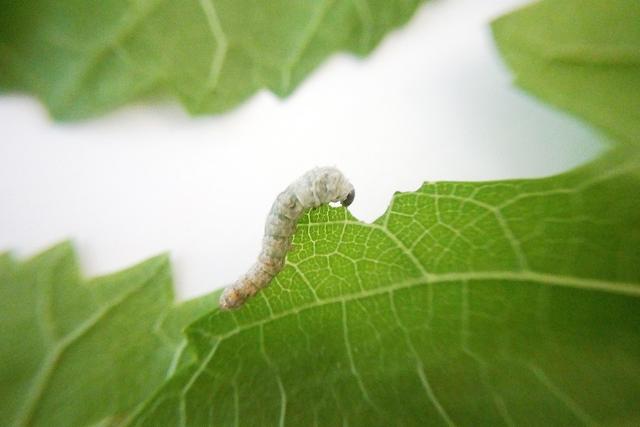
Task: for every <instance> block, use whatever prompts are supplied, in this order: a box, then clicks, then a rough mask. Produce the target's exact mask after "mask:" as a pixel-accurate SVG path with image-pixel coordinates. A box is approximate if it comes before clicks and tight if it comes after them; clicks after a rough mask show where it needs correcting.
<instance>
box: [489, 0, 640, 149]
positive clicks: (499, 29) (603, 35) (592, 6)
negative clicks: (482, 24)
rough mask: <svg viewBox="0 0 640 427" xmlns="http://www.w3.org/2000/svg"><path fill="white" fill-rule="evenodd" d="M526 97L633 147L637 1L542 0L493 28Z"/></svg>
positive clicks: (638, 59)
mask: <svg viewBox="0 0 640 427" xmlns="http://www.w3.org/2000/svg"><path fill="white" fill-rule="evenodd" d="M493 32H494V35H495V38H496V41H497V43H498V48H499V49H500V52H501V53H502V55H503V57H504V59H505V60H506V62H507V63H508V64H509V66H510V67H511V68H512V69H513V70H514V72H515V75H516V82H517V83H518V84H519V85H520V86H522V87H524V88H525V89H527V90H528V91H529V92H531V93H533V94H535V95H537V96H539V97H540V98H542V99H543V100H545V101H547V102H550V103H552V104H554V105H556V106H558V107H560V108H562V109H565V110H568V111H570V112H572V113H575V114H576V115H578V116H580V117H583V118H585V119H586V120H588V121H589V122H591V123H594V124H596V125H598V126H600V127H602V128H603V129H605V130H606V131H607V132H609V133H610V134H611V135H612V136H613V137H614V138H616V139H617V140H618V141H624V142H628V143H634V144H638V143H640V2H639V1H637V0H610V1H601V0H560V1H554V0H545V1H541V2H538V3H534V4H533V5H531V6H529V7H527V8H525V9H522V10H520V11H518V12H515V13H513V14H510V15H507V16H505V17H502V18H501V19H498V20H497V21H496V22H494V23H493Z"/></svg>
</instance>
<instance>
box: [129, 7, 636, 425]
mask: <svg viewBox="0 0 640 427" xmlns="http://www.w3.org/2000/svg"><path fill="white" fill-rule="evenodd" d="M637 5H638V3H637V2H629V1H614V2H607V3H606V4H604V3H601V2H595V1H576V0H567V1H554V2H551V1H549V2H542V3H538V4H536V5H534V6H531V7H529V8H527V9H524V10H522V11H520V12H516V13H515V14H512V15H509V16H507V17H505V18H502V19H501V20H499V21H498V22H497V23H496V24H495V27H494V31H495V33H496V37H497V40H498V43H499V44H500V49H501V51H502V52H503V54H504V55H505V57H506V58H507V61H508V62H509V64H510V65H511V66H513V67H514V68H515V71H516V75H517V81H518V83H519V84H521V85H523V86H524V87H526V88H527V89H529V90H531V91H532V92H534V93H536V94H537V95H539V96H541V97H543V98H544V99H548V100H550V101H551V102H553V103H555V104H556V105H559V106H561V107H562V108H566V109H568V110H570V111H573V112H575V113H577V114H579V115H580V116H582V117H584V118H586V119H588V120H590V121H592V122H593V123H594V124H596V125H598V126H600V127H602V128H603V129H606V130H607V131H608V132H609V133H610V134H611V135H613V136H614V137H616V138H617V139H618V140H619V141H621V142H622V144H619V146H618V147H617V148H615V149H613V150H611V151H609V152H608V153H607V154H606V155H604V156H603V157H602V158H601V159H599V160H597V161H595V162H593V163H592V164H590V165H588V166H585V167H582V168H579V169H577V170H574V171H572V172H569V173H565V174H562V175H559V176H555V177H550V178H545V179H538V180H519V181H500V182H485V183H447V182H444V183H436V184H427V185H424V186H423V187H422V188H421V189H420V190H419V191H417V192H415V193H403V194H396V196H395V197H394V199H393V201H392V203H391V206H390V208H389V210H388V212H387V213H386V214H385V215H384V216H383V217H381V218H380V219H379V220H377V221H376V222H375V223H373V224H365V223H361V222H358V221H357V220H355V219H354V218H353V217H351V216H350V215H349V214H348V212H346V211H345V210H341V209H329V208H324V209H321V210H318V211H315V212H312V213H311V214H310V215H309V216H308V217H306V218H305V220H304V221H303V223H302V224H300V226H299V229H298V232H297V234H296V236H295V245H296V247H297V250H296V251H295V252H294V253H292V254H290V255H289V256H288V258H287V260H288V261H287V267H286V268H285V270H284V271H283V272H281V273H280V274H279V275H278V276H277V278H276V281H275V284H274V285H273V286H272V287H271V288H270V289H268V290H266V291H265V292H263V293H262V294H261V295H260V296H259V297H258V298H257V299H256V300H254V301H251V302H250V303H249V304H248V305H247V306H246V307H245V308H244V309H242V310H240V311H238V312H232V313H225V312H219V311H214V312H213V313H210V314H209V315H207V316H205V317H204V318H201V319H200V320H198V321H197V322H195V323H194V324H193V325H192V326H190V327H189V328H188V335H189V340H190V342H191V344H192V345H193V346H194V348H195V350H196V351H197V354H198V361H197V363H195V364H194V365H193V366H192V367H190V368H187V369H185V370H183V371H181V372H179V373H178V374H177V375H175V376H174V377H173V378H172V379H171V380H170V381H169V382H168V383H167V384H165V385H164V386H163V387H162V388H161V389H160V390H159V391H158V392H157V393H156V395H155V396H154V397H153V398H152V399H151V400H150V401H149V402H148V403H147V404H146V405H145V408H144V409H143V410H142V411H140V413H139V414H138V416H137V418H135V420H134V422H133V424H134V425H154V426H155V425H231V424H234V425H236V424H238V425H254V424H260V425H284V424H289V425H362V426H368V425H423V424H428V425H435V424H445V425H447V424H448V425H451V424H462V425H501V424H507V425H523V424H526V425H531V424H533V425H579V424H590V425H591V424H603V425H637V424H638V423H640V408H639V407H638V405H637V396H639V395H640V339H639V337H640V251H639V250H638V248H639V247H640V197H639V195H640V150H639V149H638V147H637V145H638V143H639V142H640V133H639V132H638V129H639V127H638V124H639V123H640V122H639V120H638V113H639V112H640V109H639V108H638V105H639V104H638V103H639V102H640V101H639V100H640V96H637V94H638V88H639V87H640V85H639V84H638V83H639V82H640V80H639V76H640V73H639V68H638V66H637V65H638V63H637V60H636V59H637V56H635V55H636V53H637V48H638V46H640V43H638V41H639V40H640V39H639V38H638V37H637V34H638V31H639V30H640V26H638V25H637V23H638V22H640V19H638V17H640V15H638V6H637Z"/></svg>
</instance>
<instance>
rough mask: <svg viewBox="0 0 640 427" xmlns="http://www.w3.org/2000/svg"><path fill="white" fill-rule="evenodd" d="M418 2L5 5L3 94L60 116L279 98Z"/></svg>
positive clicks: (370, 42) (0, 47) (108, 0)
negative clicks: (141, 105) (162, 99)
mask: <svg viewBox="0 0 640 427" xmlns="http://www.w3.org/2000/svg"><path fill="white" fill-rule="evenodd" d="M420 3H421V0H404V1H401V0H321V1H318V0H297V1H290V0H268V1H267V0H194V1H167V0H124V1H123V0H101V1H95V0H91V1H87V0H63V1H59V0H57V1H54V0H36V1H35V2H28V3H27V2H23V1H19V0H7V1H5V2H4V3H3V13H2V15H0V53H2V55H0V89H2V90H4V91H22V92H29V93H33V94H34V95H36V96H38V97H39V98H40V99H41V100H42V101H43V102H44V104H45V105H46V106H47V108H48V109H49V111H50V112H51V114H52V115H53V116H54V117H55V118H56V119H59V120H72V119H81V118H86V117H90V116H95V115H98V114H101V113H104V112H106V111H109V110H112V109H113V108H115V107H118V106H120V105H123V104H125V103H128V102H132V101H137V100H140V99H141V98H146V97H150V96H152V97H157V96H171V97H177V98H179V99H180V101H181V102H182V103H183V104H184V106H185V107H186V108H187V109H188V110H189V112H191V113H193V114H203V113H218V112H222V111H226V110H228V109H230V108H233V107H235V106H236V105H238V104H239V103H241V102H242V101H244V100H245V99H247V98H248V97H249V96H251V95H252V94H254V93H255V92H256V91H258V90H260V89H262V88H268V89H269V90H271V91H273V92H275V93H276V94H278V95H279V96H286V95H288V94H289V93H291V91H292V90H293V89H294V88H295V87H296V86H297V85H298V84H299V83H300V82H301V81H302V80H303V79H304V78H305V77H306V76H307V75H308V74H309V73H310V72H311V71H312V70H313V69H314V68H316V67H317V66H318V65H319V64H320V63H321V62H322V61H323V60H325V59H326V58H327V57H328V56H329V55H330V54H332V53H335V52H337V51H349V52H353V53H356V54H358V55H365V54H367V53H369V52H370V51H371V50H372V49H373V48H374V47H375V46H376V45H377V44H378V43H379V42H380V40H381V39H382V38H383V36H384V35H385V34H387V33H388V32H389V31H390V30H392V29H394V28H396V27H398V26H400V25H402V24H404V23H405V22H407V20H408V19H409V18H410V17H411V16H412V15H413V13H414V11H415V10H416V8H417V6H418V5H419V4H420Z"/></svg>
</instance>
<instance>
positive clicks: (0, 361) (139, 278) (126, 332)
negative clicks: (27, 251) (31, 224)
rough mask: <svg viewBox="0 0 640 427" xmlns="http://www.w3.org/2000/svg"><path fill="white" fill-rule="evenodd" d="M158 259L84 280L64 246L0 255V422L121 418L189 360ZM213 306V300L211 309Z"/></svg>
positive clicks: (182, 309) (193, 307) (186, 318)
mask: <svg viewBox="0 0 640 427" xmlns="http://www.w3.org/2000/svg"><path fill="white" fill-rule="evenodd" d="M171 286H172V285H171V272H170V268H169V261H168V258H167V257H166V256H159V257H156V258H153V259H150V260H148V261H146V262H144V263H142V264H139V265H137V266H135V267H133V268H131V269H128V270H125V271H122V272H119V273H116V274H113V275H109V276H105V277H101V278H98V279H94V280H91V281H89V282H84V281H83V280H82V279H81V278H80V276H79V272H78V267H77V263H76V258H75V254H74V252H73V250H72V248H71V246H70V245H69V244H68V243H65V244H61V245H58V246H55V247H53V248H52V249H49V250H47V251H46V252H44V253H42V254H40V255H38V256H36V257H35V258H33V259H31V260H28V261H26V262H22V263H19V262H16V261H15V260H14V259H13V258H12V257H11V256H10V255H9V254H5V255H2V256H0V342H1V343H2V346H1V347H0V384H1V385H2V387H1V388H0V424H1V425H5V426H9V425H19V426H22V425H42V426H52V425H53V426H58V425H59V426H80V425H87V424H89V423H91V422H96V421H98V420H100V419H102V418H104V417H109V416H113V415H120V414H123V413H124V412H126V411H127V410H128V409H130V408H131V407H133V406H134V405H136V404H138V403H139V402H140V401H141V400H142V399H144V398H145V397H147V395H148V394H149V393H151V392H152V391H153V390H154V389H155V388H156V387H157V386H159V385H160V384H161V383H162V381H163V379H164V378H165V377H166V376H168V375H171V374H172V373H173V372H174V371H175V370H176V369H177V368H178V367H179V366H181V364H184V363H187V361H192V360H193V354H192V353H191V352H190V350H188V349H187V348H186V341H185V339H184V336H183V335H182V333H181V329H182V327H183V326H185V325H186V324H188V323H189V322H191V321H192V320H193V319H194V318H196V317H198V316H199V315H200V314H201V313H203V312H204V311H206V310H208V309H210V307H211V306H212V303H213V300H212V298H213V296H210V297H207V298H204V299H199V300H194V301H192V302H189V303H187V304H183V305H181V306H178V307H175V308H172V307H171V304H172V300H173V293H172V288H171ZM213 304H215V303H213Z"/></svg>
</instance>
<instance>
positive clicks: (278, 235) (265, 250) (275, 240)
mask: <svg viewBox="0 0 640 427" xmlns="http://www.w3.org/2000/svg"><path fill="white" fill-rule="evenodd" d="M355 194H356V193H355V190H354V188H353V185H351V183H350V182H349V181H348V180H347V178H345V176H344V175H343V174H342V172H340V171H339V170H338V169H336V168H333V167H322V168H315V169H312V170H310V171H309V172H307V173H305V174H304V175H302V176H301V177H300V178H298V179H297V180H295V181H294V182H293V183H292V184H291V185H289V186H288V187H287V189H286V190H284V191H283V192H282V193H280V194H279V195H278V197H277V198H276V201H275V202H273V206H272V207H271V212H269V216H268V217H267V223H266V225H265V227H264V239H263V241H262V251H261V252H260V255H259V256H258V260H257V261H256V263H255V264H254V265H253V266H252V267H251V268H250V269H249V271H248V272H247V273H245V275H244V276H242V277H241V278H240V279H238V280H237V281H236V282H235V283H233V284H231V285H229V286H228V287H227V288H226V289H225V290H224V292H223V293H222V295H221V296H220V307H221V308H222V309H226V310H228V309H233V308H238V307H240V306H241V305H242V304H244V302H245V301H246V300H247V299H248V298H250V297H252V296H253V295H255V294H256V293H257V292H258V291H260V290H261V289H263V288H265V287H267V286H268V285H269V283H270V282H271V279H273V277H274V276H275V275H276V274H278V272H279V271H280V270H282V267H283V266H284V258H285V256H286V255H287V252H288V251H289V248H290V246H291V238H292V237H293V233H294V232H295V229H296V223H297V222H298V219H300V217H301V216H302V214H303V213H304V212H305V211H306V210H307V209H311V208H317V207H318V206H320V205H325V204H327V203H331V202H340V204H341V205H342V206H349V205H350V204H351V202H353V199H354V197H355Z"/></svg>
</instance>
